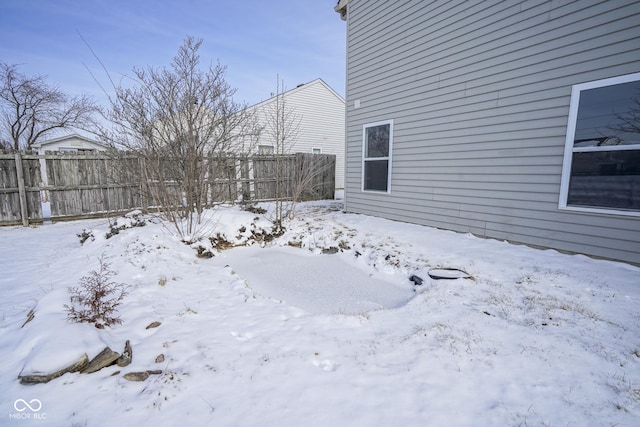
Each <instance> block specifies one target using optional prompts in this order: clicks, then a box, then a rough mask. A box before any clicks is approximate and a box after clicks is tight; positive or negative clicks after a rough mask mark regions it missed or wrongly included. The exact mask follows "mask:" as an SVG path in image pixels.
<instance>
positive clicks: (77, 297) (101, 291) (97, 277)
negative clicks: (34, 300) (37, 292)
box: [64, 255, 127, 329]
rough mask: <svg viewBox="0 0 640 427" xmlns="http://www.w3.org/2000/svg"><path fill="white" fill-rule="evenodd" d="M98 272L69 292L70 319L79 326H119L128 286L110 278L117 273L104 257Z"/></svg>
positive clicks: (93, 272)
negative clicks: (121, 305)
mask: <svg viewBox="0 0 640 427" xmlns="http://www.w3.org/2000/svg"><path fill="white" fill-rule="evenodd" d="M98 262H99V263H100V269H99V271H95V270H94V271H92V272H91V273H89V275H88V276H84V277H82V278H81V279H80V286H78V287H75V288H72V287H70V288H69V293H71V297H70V299H71V304H70V305H67V304H65V305H64V308H65V310H66V312H67V319H68V320H70V321H73V322H77V323H83V322H86V323H93V324H94V325H95V326H96V328H99V329H102V328H104V327H105V326H111V325H117V324H120V323H122V320H121V319H120V317H119V316H118V315H117V313H118V306H119V305H120V304H121V303H122V300H123V299H124V297H125V296H126V295H127V292H126V289H127V285H126V284H124V283H116V282H114V281H112V280H111V277H112V276H114V275H115V274H116V273H115V272H114V271H112V270H110V269H109V266H110V264H109V263H107V262H106V261H105V259H104V255H102V256H101V257H100V258H98Z"/></svg>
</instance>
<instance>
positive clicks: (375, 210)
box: [335, 0, 640, 263]
mask: <svg viewBox="0 0 640 427" xmlns="http://www.w3.org/2000/svg"><path fill="white" fill-rule="evenodd" d="M335 9H336V11H338V12H340V13H341V15H342V17H343V19H345V20H346V21H347V90H346V99H347V102H346V106H347V107H346V108H347V113H346V116H347V119H346V153H347V157H346V182H345V208H346V210H347V211H349V212H358V213H363V214H369V215H377V216H381V217H385V218H389V219H393V220H400V221H407V222H412V223H417V224H423V225H429V226H433V227H438V228H443V229H449V230H454V231H458V232H470V233H474V234H476V235H479V236H484V237H490V238H496V239H504V240H508V241H514V242H521V243H526V244H530V245H537V246H542V247H547V248H555V249H558V250H563V251H570V252H579V253H584V254H589V255H593V256H599V257H606V258H612V259H618V260H622V261H627V262H632V263H640V2H638V1H631V0H629V1H595V0H582V1H558V0H553V1H544V0H539V1H515V0H513V1H511V0H507V1H498V0H483V1H467V0H451V1H446V2H444V1H443V2H420V1H398V2H389V1H384V0H340V1H339V2H338V4H337V6H336V7H335Z"/></svg>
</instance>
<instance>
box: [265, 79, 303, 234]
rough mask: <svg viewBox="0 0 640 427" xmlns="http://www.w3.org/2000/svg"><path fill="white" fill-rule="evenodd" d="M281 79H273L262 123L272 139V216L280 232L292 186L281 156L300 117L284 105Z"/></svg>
mask: <svg viewBox="0 0 640 427" xmlns="http://www.w3.org/2000/svg"><path fill="white" fill-rule="evenodd" d="M285 91H286V90H285V86H284V82H282V81H281V80H280V76H278V77H277V81H276V93H275V96H274V99H273V101H272V102H271V103H269V104H267V106H266V107H265V111H264V114H265V119H266V120H265V124H264V129H263V134H264V135H265V136H266V137H267V138H268V139H270V140H271V141H272V142H273V147H274V154H275V156H274V162H275V168H274V174H275V176H274V178H275V184H274V185H275V201H274V203H275V210H274V214H273V216H274V218H273V228H274V230H273V231H274V233H276V234H280V233H283V232H284V224H283V222H284V219H285V218H286V217H287V216H288V215H289V214H290V212H289V209H287V206H286V202H287V201H288V200H289V201H290V200H291V197H292V196H293V194H292V189H291V188H290V187H291V180H292V178H293V177H292V176H290V174H291V173H292V172H293V171H291V168H290V167H289V164H290V163H291V162H290V161H287V159H286V158H285V157H284V155H285V154H290V153H291V151H292V148H293V145H294V144H295V142H296V139H297V137H298V134H299V131H300V117H299V116H298V115H297V114H296V112H295V110H294V109H293V108H290V107H289V106H288V105H287V102H286V99H285Z"/></svg>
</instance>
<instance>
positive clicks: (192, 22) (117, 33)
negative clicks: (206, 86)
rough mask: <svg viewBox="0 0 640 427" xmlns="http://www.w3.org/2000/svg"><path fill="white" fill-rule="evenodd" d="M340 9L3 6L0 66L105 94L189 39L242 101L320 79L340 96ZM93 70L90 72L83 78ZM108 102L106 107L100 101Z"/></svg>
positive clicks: (105, 1) (42, 1) (318, 5)
mask: <svg viewBox="0 0 640 427" xmlns="http://www.w3.org/2000/svg"><path fill="white" fill-rule="evenodd" d="M335 3H336V0H304V1H300V0H227V1H221V0H181V1H178V0H173V1H166V0H128V1H127V0H21V1H17V0H0V61H3V62H6V63H9V64H18V65H19V68H20V70H21V71H22V72H23V73H25V74H29V75H33V74H43V75H46V76H47V78H48V79H47V80H48V81H49V82H50V83H56V84H59V85H60V87H61V89H63V90H64V91H65V92H67V93H69V94H72V95H77V94H80V93H88V94H90V95H93V96H94V97H95V98H96V99H97V100H98V101H101V98H103V95H102V93H101V90H100V89H99V87H98V85H97V83H96V82H95V80H94V77H92V76H91V73H90V72H89V70H91V72H92V73H93V74H94V75H95V77H96V78H97V79H98V81H99V82H100V83H102V84H106V83H107V79H106V76H105V74H104V72H103V71H102V69H101V67H100V64H99V63H98V61H97V60H96V59H95V58H94V57H93V55H92V54H91V52H90V50H89V48H88V47H87V46H86V45H85V44H84V42H83V41H82V39H81V37H80V36H79V35H78V33H80V34H82V37H83V38H84V39H85V40H86V41H87V43H89V45H90V46H91V48H92V49H93V50H94V51H95V53H96V54H97V55H98V57H99V58H100V60H101V61H102V62H103V63H104V64H105V66H106V67H107V69H108V70H109V73H110V74H111V75H112V77H113V78H114V79H115V80H117V79H119V78H121V76H123V75H131V69H132V68H133V67H147V66H154V67H158V66H168V65H169V64H170V62H171V59H172V58H173V56H174V55H175V54H176V52H177V50H178V47H179V46H180V45H181V44H182V41H183V40H184V38H185V37H186V36H187V35H192V36H194V37H196V38H202V39H204V43H203V45H202V47H201V48H200V56H201V60H202V62H203V63H205V65H208V64H209V63H214V64H215V62H216V61H218V60H219V61H220V63H221V64H223V65H226V66H227V74H226V77H227V81H228V82H229V83H230V84H231V85H232V86H233V87H235V88H236V89H237V92H236V97H235V98H236V100H237V101H240V102H242V101H244V102H247V103H248V104H254V103H257V102H259V101H261V100H264V99H266V98H268V97H269V94H270V93H271V92H273V91H275V86H276V75H280V77H281V79H283V80H284V84H285V86H286V88H287V89H291V88H294V87H295V86H296V85H298V84H300V83H306V82H309V81H311V80H313V79H315V78H318V77H319V78H322V79H323V80H324V81H325V82H326V83H327V84H329V85H330V86H331V87H332V88H333V89H334V90H336V92H338V93H339V94H340V95H342V96H344V83H345V77H344V76H345V33H346V23H345V22H343V21H342V20H340V16H339V15H338V14H337V13H336V12H334V10H333V7H334V5H335ZM87 68H88V69H89V70H87ZM103 99H104V98H103Z"/></svg>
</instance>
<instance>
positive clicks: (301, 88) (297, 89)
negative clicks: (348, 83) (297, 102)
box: [249, 78, 344, 108]
mask: <svg viewBox="0 0 640 427" xmlns="http://www.w3.org/2000/svg"><path fill="white" fill-rule="evenodd" d="M316 84H320V85H322V86H324V87H325V88H326V89H327V90H328V91H329V92H331V93H332V94H333V95H334V96H335V97H336V98H338V99H339V100H340V101H342V102H343V103H344V98H343V97H342V96H340V94H339V93H338V92H336V91H335V90H333V89H332V88H331V86H329V85H328V84H326V83H325V82H324V80H322V79H321V78H317V79H315V80H312V81H310V82H309V83H302V84H299V85H298V86H296V87H295V88H293V89H289V90H287V91H285V92H283V93H282V94H281V95H283V96H288V95H292V94H294V93H297V92H301V91H304V90H305V89H308V88H309V87H311V86H313V85H316ZM275 98H276V95H273V96H271V97H270V98H268V99H265V100H264V101H260V102H258V103H257V104H254V105H251V106H250V107H249V108H258V107H261V106H263V105H265V104H268V103H269V102H271V101H272V100H273V99H275Z"/></svg>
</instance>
